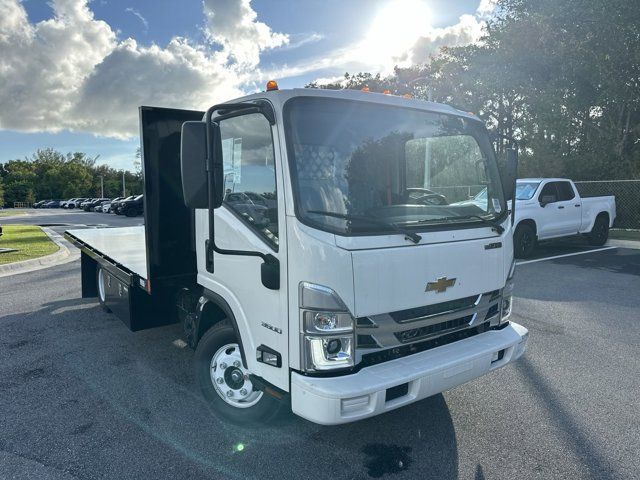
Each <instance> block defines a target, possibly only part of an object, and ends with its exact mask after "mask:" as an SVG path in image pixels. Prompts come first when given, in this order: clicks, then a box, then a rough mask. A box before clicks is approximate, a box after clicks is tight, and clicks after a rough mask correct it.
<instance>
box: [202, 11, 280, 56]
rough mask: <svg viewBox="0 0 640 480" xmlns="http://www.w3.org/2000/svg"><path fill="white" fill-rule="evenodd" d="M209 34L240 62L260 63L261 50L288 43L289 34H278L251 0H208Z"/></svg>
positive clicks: (206, 29) (206, 15)
mask: <svg viewBox="0 0 640 480" xmlns="http://www.w3.org/2000/svg"><path fill="white" fill-rule="evenodd" d="M204 14H205V18H206V20H207V22H206V27H205V33H206V34H207V36H208V37H209V38H210V39H211V40H212V41H214V42H216V43H219V44H220V45H222V47H223V52H225V53H227V54H228V55H229V57H230V58H232V59H234V60H235V61H237V62H238V63H240V64H247V65H257V64H258V63H259V61H260V51H261V50H265V49H268V48H275V47H279V46H282V45H286V44H287V43H288V42H289V37H288V36H287V35H284V34H282V33H275V32H273V31H272V30H271V28H270V27H269V26H268V25H267V24H265V23H262V22H259V21H257V17H258V15H257V13H256V12H255V10H253V9H252V8H251V0H204Z"/></svg>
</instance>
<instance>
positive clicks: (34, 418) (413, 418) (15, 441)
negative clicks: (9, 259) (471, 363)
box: [0, 299, 483, 479]
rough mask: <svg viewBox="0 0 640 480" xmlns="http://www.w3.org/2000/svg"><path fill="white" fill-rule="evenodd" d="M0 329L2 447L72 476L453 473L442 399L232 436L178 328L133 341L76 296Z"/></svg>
mask: <svg viewBox="0 0 640 480" xmlns="http://www.w3.org/2000/svg"><path fill="white" fill-rule="evenodd" d="M2 321H3V326H5V327H8V328H4V331H5V332H7V335H5V336H4V337H3V338H2V339H0V385H1V386H2V390H3V391H4V394H3V395H1V396H0V410H1V411H3V417H4V421H3V422H4V427H3V431H4V432H9V433H8V434H7V435H5V438H4V440H3V442H2V443H0V449H3V450H6V451H9V452H10V453H12V454H16V455H22V456H25V455H29V456H31V457H30V458H34V459H37V460H38V461H39V462H41V463H42V464H44V465H51V466H53V467H60V468H64V469H65V471H67V472H69V473H71V474H73V475H78V476H82V477H85V476H94V475H100V474H101V472H109V473H108V476H112V477H113V478H124V477H130V476H131V472H132V469H134V470H133V471H135V469H140V471H138V472H136V473H137V474H136V478H154V479H155V478H176V476H190V475H191V476H194V478H197V477H201V476H203V475H207V476H209V477H213V478H238V479H246V478H295V479H299V478H332V479H341V478H345V479H346V478H349V479H351V478H355V479H360V478H363V479H366V478H381V477H385V478H387V477H389V478H438V479H455V478H457V476H458V451H457V442H456V435H455V430H454V426H453V422H452V419H451V415H450V413H449V409H448V407H447V404H446V402H445V400H444V397H443V396H442V395H436V396H434V397H431V398H428V399H425V400H423V401H421V402H419V403H416V404H413V405H410V406H407V407H404V408H401V409H399V410H396V411H392V412H389V413H387V414H384V415H381V416H378V417H374V418H371V419H367V420H364V421H361V422H356V423H351V424H346V425H341V426H334V427H324V426H319V425H315V424H313V423H310V422H307V421H305V420H303V419H300V418H298V417H296V416H294V415H293V414H290V415H289V416H288V417H286V418H285V419H284V420H282V421H281V422H280V423H279V424H278V425H276V426H268V427H255V428H239V427H235V426H232V425H230V424H227V423H225V422H223V421H220V420H219V419H218V418H217V417H216V416H215V415H213V413H212V412H211V410H210V408H209V405H208V404H207V403H206V402H205V401H204V399H203V397H202V396H201V395H200V393H199V392H198V391H197V388H196V384H195V381H194V377H193V373H192V364H191V360H192V356H193V355H192V352H191V351H190V350H189V349H188V348H178V347H176V346H175V345H174V344H173V343H172V342H173V341H174V340H175V339H177V338H179V337H180V335H181V328H180V327H179V326H178V325H170V326H167V327H160V328H155V329H151V330H146V331H142V332H137V333H131V332H130V331H129V330H128V329H127V328H126V327H125V326H124V325H123V324H122V323H121V322H120V320H118V319H117V318H116V317H115V316H113V315H109V314H106V313H104V312H103V311H102V310H101V309H100V308H99V307H98V306H97V304H96V303H95V302H93V301H87V300H81V299H74V300H64V301H58V302H52V303H48V304H45V305H44V308H43V309H41V310H39V311H36V312H31V313H29V314H18V315H9V316H5V317H3V318H2ZM18 327H19V328H18ZM27 335H28V336H27ZM15 399H18V401H15ZM239 445H242V448H239V447H238V446H239ZM168 463H169V464H171V468H168V465H167V464H168ZM176 468H177V469H178V470H177V471H176ZM479 472H480V476H478V475H476V478H483V477H482V470H481V467H480V470H479Z"/></svg>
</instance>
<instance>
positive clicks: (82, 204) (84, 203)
mask: <svg viewBox="0 0 640 480" xmlns="http://www.w3.org/2000/svg"><path fill="white" fill-rule="evenodd" d="M94 200H96V199H95V198H87V199H86V200H85V201H84V202H82V203H80V204H79V205H78V208H81V209H83V210H84V209H85V207H86V206H87V205H89V204H90V203H91V202H93V201H94Z"/></svg>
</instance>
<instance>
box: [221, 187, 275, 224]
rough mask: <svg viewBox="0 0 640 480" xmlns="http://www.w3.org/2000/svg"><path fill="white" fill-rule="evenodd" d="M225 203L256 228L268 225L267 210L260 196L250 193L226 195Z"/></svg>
mask: <svg viewBox="0 0 640 480" xmlns="http://www.w3.org/2000/svg"><path fill="white" fill-rule="evenodd" d="M249 194H252V195H249ZM258 197H259V198H258ZM225 202H226V203H227V204H228V205H229V206H231V207H232V208H233V209H234V210H235V211H236V212H238V213H239V214H240V215H241V216H242V217H244V218H246V219H247V221H248V222H249V223H251V224H252V225H255V226H256V227H257V228H264V227H266V226H268V225H269V208H268V207H267V206H266V204H265V202H264V199H263V198H262V197H260V195H258V194H253V193H252V192H234V193H228V194H227V196H226V197H225Z"/></svg>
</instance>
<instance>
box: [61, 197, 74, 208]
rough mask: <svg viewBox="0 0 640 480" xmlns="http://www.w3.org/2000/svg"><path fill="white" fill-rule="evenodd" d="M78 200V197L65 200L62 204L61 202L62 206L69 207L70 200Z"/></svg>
mask: <svg viewBox="0 0 640 480" xmlns="http://www.w3.org/2000/svg"><path fill="white" fill-rule="evenodd" d="M75 200H77V198H70V199H69V200H65V201H64V202H62V204H60V206H61V207H62V208H69V202H73V201H75Z"/></svg>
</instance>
